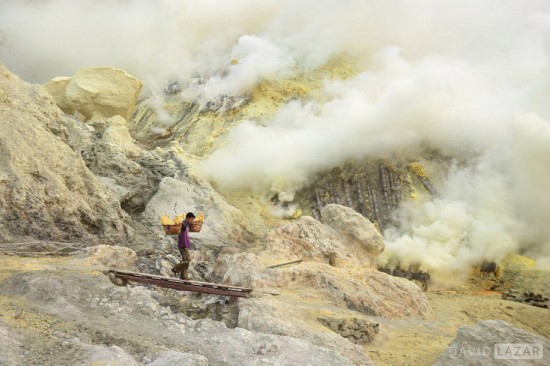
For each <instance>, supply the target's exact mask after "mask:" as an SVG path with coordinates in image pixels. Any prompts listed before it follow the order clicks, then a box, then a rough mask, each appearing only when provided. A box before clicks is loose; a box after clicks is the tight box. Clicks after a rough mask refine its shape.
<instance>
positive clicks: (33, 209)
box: [0, 64, 127, 242]
mask: <svg viewBox="0 0 550 366" xmlns="http://www.w3.org/2000/svg"><path fill="white" fill-rule="evenodd" d="M70 129H72V130H74V131H78V133H75V134H74V136H77V135H78V134H79V133H81V134H82V135H83V136H84V135H85V134H86V128H85V127H82V126H79V125H78V123H77V122H76V121H74V120H72V119H69V118H66V117H64V116H63V115H62V114H61V112H60V111H59V109H58V108H57V107H56V106H55V103H54V101H53V99H52V97H51V96H50V95H49V94H48V93H47V92H46V91H44V89H43V88H42V87H40V86H38V85H30V84H27V83H25V82H23V81H21V80H20V79H19V78H18V77H17V76H15V75H13V74H11V73H10V72H9V71H8V70H7V69H6V68H5V67H4V66H3V65H2V64H0V240H1V241H9V240H15V239H16V238H20V239H21V238H22V237H25V236H26V237H33V238H38V239H50V240H63V241H86V242H89V241H92V242H93V241H97V240H98V239H101V240H107V241H109V242H124V241H125V240H126V239H127V228H126V226H125V224H124V221H125V220H126V217H127V216H126V215H125V213H124V212H123V211H122V210H121V208H120V204H119V202H118V201H116V200H115V199H114V198H113V196H112V195H111V194H110V192H109V191H108V190H107V189H106V188H105V187H104V186H103V185H102V184H101V183H99V182H98V180H97V179H96V177H95V176H94V175H93V174H92V172H91V171H90V170H89V169H88V168H87V167H86V164H85V163H84V160H83V159H82V158H81V156H80V154H79V153H80V151H79V152H78V153H77V152H75V151H74V150H73V149H71V147H70V146H69V144H73V143H74V146H78V142H76V141H73V140H72V138H71V137H69V135H71V133H69V131H70Z"/></svg>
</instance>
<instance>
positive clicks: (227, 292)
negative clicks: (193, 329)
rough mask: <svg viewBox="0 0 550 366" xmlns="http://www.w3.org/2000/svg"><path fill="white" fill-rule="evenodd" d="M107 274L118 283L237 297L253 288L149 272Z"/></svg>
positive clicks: (245, 294)
mask: <svg viewBox="0 0 550 366" xmlns="http://www.w3.org/2000/svg"><path fill="white" fill-rule="evenodd" d="M106 274H107V275H108V276H109V278H110V279H111V281H113V283H115V284H117V283H116V282H115V281H114V279H118V280H120V281H122V283H123V284H126V283H128V282H130V281H131V282H137V283H144V284H147V285H155V286H159V287H165V288H171V289H174V290H180V291H191V292H200V293H204V294H212V295H221V296H235V297H248V294H249V293H251V292H252V289H251V288H245V287H237V286H230V285H220V284H217V283H208V282H199V281H193V280H180V279H179V278H173V277H163V276H157V275H152V274H148V273H139V272H127V271H118V270H114V269H111V270H109V271H107V272H106Z"/></svg>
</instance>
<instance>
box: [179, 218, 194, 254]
mask: <svg viewBox="0 0 550 366" xmlns="http://www.w3.org/2000/svg"><path fill="white" fill-rule="evenodd" d="M178 248H185V249H189V248H191V240H189V224H188V223H187V221H184V222H182V223H181V233H180V235H179V236H178Z"/></svg>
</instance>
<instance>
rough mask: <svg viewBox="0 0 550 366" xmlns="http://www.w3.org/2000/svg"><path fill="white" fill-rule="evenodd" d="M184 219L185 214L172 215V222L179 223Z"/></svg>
mask: <svg viewBox="0 0 550 366" xmlns="http://www.w3.org/2000/svg"><path fill="white" fill-rule="evenodd" d="M183 220H185V214H181V215H178V216H176V217H174V224H178V225H179V224H181V223H182V222H183Z"/></svg>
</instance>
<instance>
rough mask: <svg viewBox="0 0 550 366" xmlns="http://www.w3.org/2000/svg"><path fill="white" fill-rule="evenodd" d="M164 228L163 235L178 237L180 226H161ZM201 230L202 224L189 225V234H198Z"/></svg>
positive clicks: (193, 223)
mask: <svg viewBox="0 0 550 366" xmlns="http://www.w3.org/2000/svg"><path fill="white" fill-rule="evenodd" d="M162 227H163V228H164V233H165V234H166V235H179V233H180V232H181V224H174V225H162ZM201 229H202V222H192V223H191V224H190V225H189V232H191V233H200V231H201Z"/></svg>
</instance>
